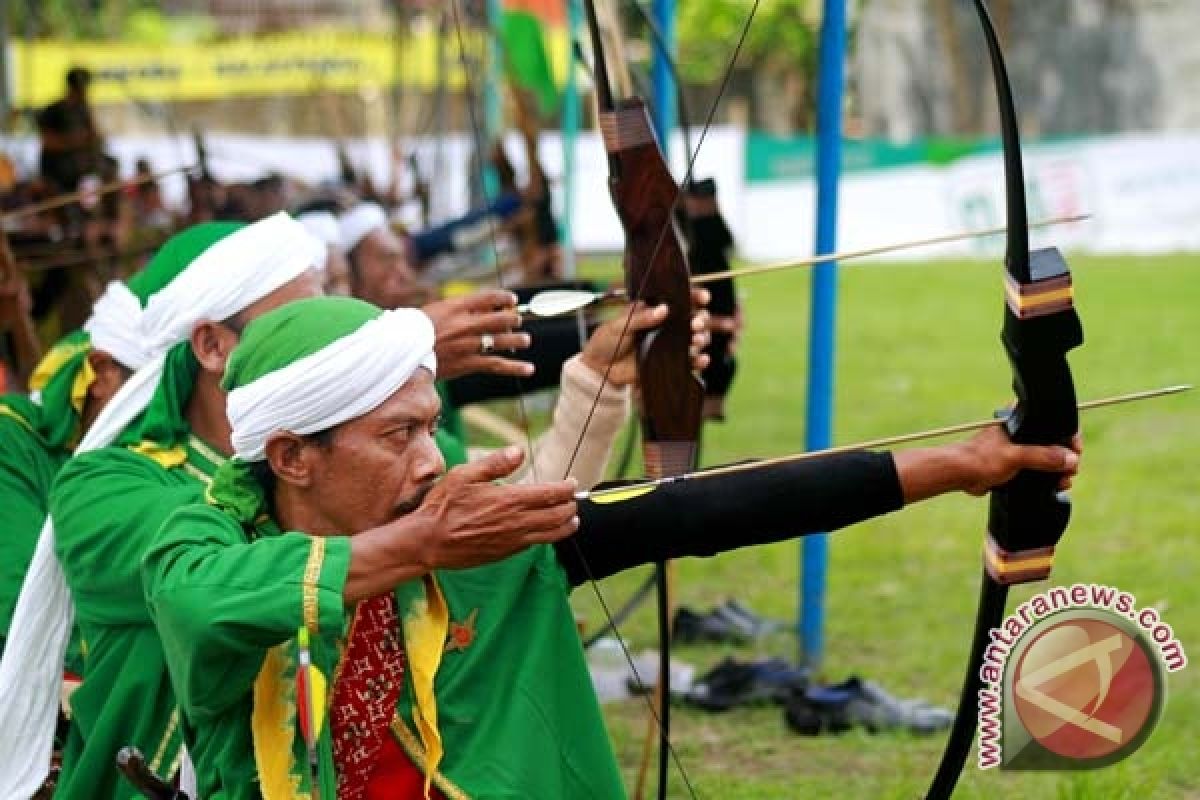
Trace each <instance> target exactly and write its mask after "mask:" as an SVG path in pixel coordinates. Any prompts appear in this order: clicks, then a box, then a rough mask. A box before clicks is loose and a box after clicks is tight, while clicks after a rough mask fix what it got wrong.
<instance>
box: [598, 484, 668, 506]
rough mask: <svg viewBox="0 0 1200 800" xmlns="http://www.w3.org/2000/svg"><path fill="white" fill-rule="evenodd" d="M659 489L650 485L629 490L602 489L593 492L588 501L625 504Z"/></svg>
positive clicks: (631, 487) (633, 487) (632, 487)
mask: <svg viewBox="0 0 1200 800" xmlns="http://www.w3.org/2000/svg"><path fill="white" fill-rule="evenodd" d="M657 488H658V486H657V485H654V484H650V485H643V486H630V487H629V488H628V489H622V488H619V487H618V488H616V489H601V490H600V491H597V492H591V493H590V494H589V495H588V497H587V499H588V500H591V501H592V502H593V503H603V504H608V503H623V502H625V501H626V500H632V499H634V498H635V497H641V496H642V495H645V494H650V493H651V492H653V491H654V490H655V489H657Z"/></svg>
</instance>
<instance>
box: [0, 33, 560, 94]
mask: <svg viewBox="0 0 1200 800" xmlns="http://www.w3.org/2000/svg"><path fill="white" fill-rule="evenodd" d="M463 36H464V37H465V38H466V41H467V50H468V64H470V65H478V64H480V63H482V61H481V59H480V55H481V54H482V44H483V43H482V39H481V38H480V36H479V35H478V34H475V35H472V34H471V33H470V32H466V31H464V33H463ZM548 38H549V39H550V41H548V42H547V45H548V47H549V49H550V51H551V53H552V58H553V60H554V61H555V62H557V63H556V67H559V69H560V70H561V68H562V65H563V64H564V63H565V60H566V55H567V46H566V36H565V35H563V34H562V33H561V32H560V33H558V34H557V35H555V34H551V35H550V36H549V37H548ZM458 41H459V40H458V37H457V36H456V35H448V36H446V37H445V39H444V41H443V44H442V47H443V48H444V50H443V52H444V55H443V58H442V60H443V62H444V66H445V71H446V75H445V81H446V84H447V85H448V86H450V87H451V88H459V87H461V86H462V84H463V81H462V61H461V57H460V55H459V50H458ZM11 52H12V55H13V58H12V65H13V73H14V74H13V76H12V81H11V86H12V90H13V100H14V102H15V104H16V105H18V106H23V107H30V106H44V105H46V104H47V103H51V102H53V101H54V100H56V99H58V98H59V97H61V96H62V94H63V87H64V76H65V75H66V72H67V70H68V69H69V68H70V67H72V66H82V67H87V68H88V69H90V70H91V71H92V73H93V83H92V90H91V98H92V102H93V103H97V104H103V103H120V102H125V101H127V100H129V99H131V98H136V99H139V100H206V99H212V98H218V97H239V96H241V97H244V96H262V95H280V94H287V95H297V94H312V93H318V92H322V91H354V90H358V89H363V88H367V87H383V86H393V85H395V84H397V83H402V84H403V85H404V86H405V87H412V88H416V89H424V90H431V89H433V88H435V87H436V86H437V85H438V83H439V68H438V61H439V59H438V41H437V35H436V33H435V32H433V31H424V32H421V33H417V34H414V35H410V36H403V37H400V38H399V39H393V38H392V37H391V36H386V35H383V34H371V33H349V32H305V33H286V34H277V35H271V36H258V37H253V38H251V37H246V38H240V39H231V40H227V41H222V42H214V43H206V44H165V45H146V44H134V43H106V42H63V41H37V42H33V43H32V44H31V45H29V46H26V45H25V43H24V42H21V41H13V42H12V50H11ZM472 68H473V69H477V70H479V73H478V74H482V68H480V67H478V66H473V67H472ZM560 74H561V72H560ZM472 80H473V81H475V82H478V81H479V79H478V78H477V77H476V75H475V74H473V75H472Z"/></svg>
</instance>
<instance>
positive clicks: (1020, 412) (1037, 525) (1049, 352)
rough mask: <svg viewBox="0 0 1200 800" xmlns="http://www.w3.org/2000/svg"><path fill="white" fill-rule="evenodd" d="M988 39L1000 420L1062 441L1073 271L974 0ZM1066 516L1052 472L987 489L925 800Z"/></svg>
mask: <svg viewBox="0 0 1200 800" xmlns="http://www.w3.org/2000/svg"><path fill="white" fill-rule="evenodd" d="M974 5H975V11H976V12H977V14H978V16H979V22H980V25H981V26H982V28H983V34H984V38H985V39H986V40H987V48H988V54H989V56H990V60H991V66H992V74H993V77H994V79H995V83H996V96H997V101H998V103H999V108H1000V125H1001V134H1002V138H1003V144H1004V174H1005V199H1006V204H1007V213H1008V242H1007V254H1006V256H1005V268H1006V271H1005V276H1004V280H1005V286H1004V289H1005V298H1006V300H1007V303H1006V306H1005V310H1004V328H1003V332H1002V334H1001V341H1003V343H1004V349H1005V352H1006V353H1007V354H1008V359H1009V362H1010V363H1011V365H1012V371H1013V391H1014V392H1015V393H1016V396H1017V404H1016V406H1015V407H1014V409H1013V411H1012V415H1011V416H1010V417H1009V419H1008V421H1007V422H1006V423H1005V424H1006V427H1007V429H1008V433H1009V435H1010V436H1011V437H1012V440H1013V441H1014V442H1018V443H1020V444H1060V445H1065V444H1068V443H1069V442H1070V441H1071V438H1072V437H1073V436H1074V435H1075V433H1076V431H1077V430H1078V428H1079V417H1078V412H1077V410H1076V402H1075V384H1074V381H1073V379H1072V377H1071V369H1070V367H1069V366H1068V364H1067V358H1066V356H1067V353H1068V352H1069V351H1070V350H1072V349H1074V348H1075V347H1078V346H1079V345H1081V344H1082V343H1083V328H1082V325H1081V324H1080V321H1079V317H1078V316H1077V315H1076V313H1075V307H1074V303H1073V298H1072V289H1071V272H1070V270H1069V269H1068V267H1067V264H1066V261H1064V260H1063V257H1062V255H1061V254H1060V253H1059V252H1058V250H1057V249H1055V248H1049V249H1046V250H1038V251H1036V252H1034V253H1030V252H1029V226H1028V219H1027V216H1026V208H1025V183H1024V170H1023V168H1022V164H1021V143H1020V135H1019V133H1018V130H1017V115H1016V109H1015V107H1014V104H1013V99H1012V89H1011V87H1010V86H1009V81H1008V73H1007V70H1006V69H1005V66H1004V55H1003V53H1002V52H1001V49H1000V43H999V40H998V39H997V37H996V31H995V28H994V27H993V26H992V21H991V17H990V15H989V14H988V10H987V6H986V4H985V2H984V0H974ZM1070 516H1071V503H1070V500H1069V498H1067V496H1066V495H1065V494H1064V493H1061V492H1059V491H1058V476H1057V475H1053V474H1048V473H1037V472H1028V471H1026V472H1021V473H1019V474H1018V475H1017V476H1016V477H1015V478H1013V480H1011V481H1009V482H1008V483H1006V484H1004V485H1003V486H1000V487H998V488H996V489H994V490H992V493H991V500H990V508H989V512H988V530H987V539H986V544H985V552H984V565H985V570H984V573H983V585H982V588H981V590H980V598H979V610H978V612H977V615H976V619H975V635H974V637H973V640H972V643H971V654H970V660H969V661H968V664H967V676H966V680H965V682H964V684H963V689H962V697H961V699H960V700H959V705H958V713H957V716H956V717H955V720H954V727H953V728H952V729H951V731H950V738H949V740H948V742H947V743H946V751H945V753H944V754H943V756H942V762H941V764H940V765H939V767H938V771H937V774H936V775H935V776H934V780H933V783H932V785H931V786H930V788H929V793H928V794H927V795H926V797H927V798H930V800H942V798H948V797H950V795H951V794H953V792H954V786H955V784H956V783H957V781H958V776H959V775H960V774H961V773H962V769H963V765H964V764H965V763H966V759H967V755H968V754H969V752H970V749H971V742H972V740H973V739H974V737H975V726H976V720H977V717H978V708H979V706H978V698H979V692H980V690H981V689H982V688H983V683H982V679H981V678H980V675H979V668H980V665H981V664H982V661H983V654H984V651H985V650H986V648H987V646H988V643H989V636H988V632H989V631H990V630H991V629H992V628H995V627H999V626H1000V624H1001V623H1002V621H1003V618H1004V604H1005V601H1006V600H1007V598H1008V587H1009V586H1010V585H1012V584H1016V583H1026V582H1029V581H1035V580H1041V579H1043V578H1046V577H1047V576H1049V574H1050V569H1051V567H1052V565H1053V561H1054V548H1055V546H1056V545H1057V544H1058V541H1059V539H1061V538H1062V535H1063V532H1064V531H1065V530H1066V527H1067V523H1068V521H1069V519H1070Z"/></svg>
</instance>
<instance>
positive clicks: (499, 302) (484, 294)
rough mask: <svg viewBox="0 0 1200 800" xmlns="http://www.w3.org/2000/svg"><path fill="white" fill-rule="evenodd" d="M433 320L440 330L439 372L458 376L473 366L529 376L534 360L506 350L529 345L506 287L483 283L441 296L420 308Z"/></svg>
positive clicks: (443, 375) (473, 369) (514, 300)
mask: <svg viewBox="0 0 1200 800" xmlns="http://www.w3.org/2000/svg"><path fill="white" fill-rule="evenodd" d="M422 310H423V311H424V312H425V313H426V314H428V315H429V318H430V319H432V320H433V329H434V332H435V333H436V335H437V338H436V341H435V342H434V347H433V349H434V353H435V354H436V355H437V360H438V370H437V371H438V378H439V379H446V378H457V377H459V376H461V375H467V374H470V373H472V372H487V373H490V374H492V375H509V376H513V377H517V378H527V377H529V376H530V375H532V374H533V365H532V364H530V363H528V362H525V361H519V360H517V359H515V358H510V357H509V356H508V355H502V354H503V353H511V352H513V351H516V350H524V349H525V348H527V347H529V344H530V341H531V340H530V338H529V334H527V333H516V332H514V329H515V328H519V327H520V326H521V317H520V315H519V314H517V296H516V295H514V294H513V293H512V292H509V291H505V290H503V289H483V290H481V291H478V292H474V293H472V294H469V295H466V296H464V297H455V298H451V299H449V300H439V301H437V302H435V303H430V304H429V305H427V306H425V307H424V308H423V309H422Z"/></svg>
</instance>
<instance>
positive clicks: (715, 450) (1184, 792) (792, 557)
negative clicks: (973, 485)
mask: <svg viewBox="0 0 1200 800" xmlns="http://www.w3.org/2000/svg"><path fill="white" fill-rule="evenodd" d="M1072 261H1073V264H1072V266H1073V271H1074V273H1075V278H1076V285H1077V302H1078V306H1079V310H1080V315H1081V316H1082V318H1083V321H1084V327H1085V331H1086V336H1087V343H1086V344H1085V345H1084V347H1083V348H1082V349H1080V350H1079V351H1077V352H1076V354H1075V355H1074V356H1073V357H1072V364H1073V367H1074V371H1075V378H1076V382H1077V385H1078V390H1079V394H1080V397H1081V398H1084V399H1086V398H1091V397H1099V396H1103V395H1108V394H1116V393H1122V392H1126V391H1131V390H1135V389H1141V388H1147V387H1153V386H1158V385H1163V384H1170V383H1181V382H1189V381H1197V380H1200V364H1198V362H1197V359H1196V356H1195V348H1196V346H1197V344H1198V343H1200V257H1197V256H1177V257H1156V258H1084V257H1077V258H1074V259H1073V260H1072ZM998 270H999V267H998V265H997V264H996V263H995V262H991V263H983V262H938V263H902V264H871V265H868V266H857V267H852V268H845V269H843V271H842V274H841V279H840V281H841V289H840V291H841V295H840V310H839V320H838V323H839V324H838V347H837V370H838V371H837V404H836V409H837V412H836V420H835V441H836V442H838V443H844V442H852V441H857V440H860V439H865V438H873V437H877V436H883V435H887V434H890V433H898V432H905V431H909V430H917V429H921V428H926V427H933V426H939V425H943V424H948V423H952V422H957V421H964V420H970V419H976V418H979V417H985V416H987V415H988V414H989V413H990V412H991V410H992V409H993V408H995V407H996V406H997V405H998V404H1002V403H1004V402H1005V401H1006V400H1007V399H1008V398H1009V397H1010V393H1009V391H1008V383H1009V372H1008V367H1007V364H1006V363H1005V361H1004V358H1003V354H1002V349H1001V347H1000V345H999V342H998V340H997V334H998V331H999V321H1000V312H1001V302H1002V300H1001V291H1000V275H999V272H998ZM740 292H741V294H742V295H743V297H744V304H745V310H746V318H747V329H746V332H745V337H744V341H743V344H742V346H741V350H740V371H739V374H738V378H737V382H736V384H735V386H734V389H733V394H732V398H731V401H730V403H729V408H728V411H729V420H728V421H727V422H726V423H724V424H722V425H712V426H710V427H709V428H708V429H707V430H706V433H705V453H704V457H705V461H706V462H707V463H716V462H721V461H728V460H734V459H741V458H746V457H751V456H769V455H776V454H781V453H784V452H789V451H792V450H795V449H799V447H800V445H801V444H802V442H803V434H804V431H803V410H804V385H805V365H806V346H807V345H806V333H807V327H808V311H807V296H808V277H807V275H806V274H803V273H801V272H794V273H784V274H776V275H773V276H764V277H757V278H753V279H746V280H745V281H744V282H743V284H742V286H741V287H740ZM1083 430H1084V436H1085V448H1086V450H1085V460H1084V472H1083V475H1082V476H1081V477H1080V479H1079V480H1078V482H1077V488H1076V490H1075V492H1074V498H1075V515H1074V519H1073V522H1072V524H1071V527H1070V529H1069V530H1068V532H1067V536H1066V537H1065V538H1064V540H1063V542H1062V544H1061V545H1060V548H1059V557H1058V560H1057V563H1056V568H1055V571H1054V575H1053V583H1054V584H1067V585H1069V584H1070V583H1072V582H1074V581H1079V580H1083V581H1095V582H1099V583H1105V584H1109V585H1114V586H1118V587H1120V588H1122V589H1125V590H1127V591H1130V592H1132V593H1133V594H1134V595H1135V596H1136V597H1137V599H1138V601H1139V604H1140V605H1142V606H1151V605H1152V606H1155V607H1157V608H1158V609H1160V610H1161V611H1162V613H1163V617H1164V619H1165V620H1166V621H1167V622H1169V623H1170V624H1171V625H1172V626H1173V628H1174V630H1175V632H1176V634H1177V636H1178V637H1179V638H1180V640H1181V641H1182V642H1183V644H1184V647H1185V648H1190V650H1191V651H1192V653H1191V655H1192V660H1193V664H1192V666H1191V667H1189V668H1187V669H1185V670H1183V671H1182V672H1181V673H1176V674H1175V675H1173V676H1171V678H1170V681H1169V683H1168V699H1167V706H1166V711H1165V713H1164V715H1163V718H1162V721H1161V723H1160V725H1159V727H1158V729H1157V731H1156V732H1155V733H1154V735H1153V736H1152V738H1151V739H1150V741H1149V742H1148V743H1147V744H1146V745H1145V746H1144V747H1143V748H1142V750H1141V751H1139V752H1138V753H1137V754H1136V755H1134V756H1133V757H1132V758H1130V759H1129V760H1127V761H1125V762H1123V763H1121V764H1119V765H1117V766H1114V767H1111V768H1109V769H1106V770H1102V771H1098V772H1092V773H1075V774H1014V773H1000V772H996V771H994V770H993V771H990V772H980V771H979V770H977V769H976V768H975V767H974V766H973V759H974V754H972V762H971V763H970V764H969V765H968V768H967V770H966V772H965V774H964V776H963V779H962V782H961V784H960V789H959V792H958V794H957V795H956V797H959V798H983V797H987V798H993V797H1021V798H1063V799H1064V800H1066V799H1068V798H1139V800H1140V799H1141V798H1185V797H1189V798H1200V722H1198V721H1197V719H1198V717H1200V661H1197V659H1200V581H1198V580H1197V567H1198V566H1200V531H1198V530H1197V527H1198V525H1197V519H1198V518H1200V491H1197V490H1198V489H1200V479H1198V478H1197V460H1198V459H1200V391H1198V392H1196V393H1192V394H1185V395H1182V396H1178V397H1174V398H1168V399H1164V400H1152V401H1148V402H1145V403H1141V404H1137V405H1132V406H1123V407H1119V408H1115V409H1108V410H1100V411H1095V412H1091V413H1090V414H1089V415H1088V416H1086V417H1085V418H1084V420H1083ZM985 519H986V504H985V502H983V501H981V500H976V499H972V498H969V497H966V496H953V497H943V498H939V499H936V500H933V501H931V502H929V503H927V504H925V505H922V506H919V507H915V508H911V509H907V510H905V511H903V512H900V513H898V514H894V515H892V516H890V517H887V518H884V519H880V520H876V521H872V522H869V523H866V524H863V525H860V526H857V527H856V528H853V529H849V530H846V531H842V532H840V533H838V534H837V535H835V536H834V537H832V538H831V540H830V552H831V563H830V572H829V596H828V619H827V629H826V631H827V633H826V640H827V655H826V659H825V663H824V665H823V669H824V674H825V676H826V677H827V678H829V679H830V680H839V679H841V678H843V677H845V676H847V675H849V674H858V675H862V676H865V677H868V678H870V679H873V680H876V681H879V682H881V683H882V684H883V685H884V686H885V687H887V688H888V689H889V690H891V691H893V692H895V693H898V694H900V695H902V696H921V697H925V698H927V699H930V700H932V701H934V702H937V703H939V704H944V705H947V706H953V705H954V703H955V702H956V700H957V696H958V691H959V687H960V683H961V680H962V676H963V670H964V660H965V657H966V647H967V644H968V640H969V636H970V630H971V625H972V620H973V614H974V602H975V597H976V593H977V580H978V573H979V564H980V547H981V537H982V533H983V527H984V523H985ZM797 558H798V545H797V544H795V543H790V542H789V543H783V544H779V545H774V546H771V547H766V548H757V549H754V550H749V551H742V552H736V553H730V554H726V555H724V556H721V557H719V558H714V559H708V560H692V561H689V562H685V563H682V564H681V565H680V567H679V573H678V589H677V593H678V601H679V602H680V603H683V604H687V605H690V606H692V607H697V608H708V607H710V606H712V605H715V604H716V603H718V602H720V601H721V600H722V599H723V598H724V597H726V596H729V595H733V596H736V597H738V598H739V599H741V600H743V601H745V602H747V603H749V604H750V605H751V606H752V607H753V608H755V609H756V610H758V611H759V612H760V613H764V614H768V615H771V616H775V617H780V618H788V619H791V618H794V615H795V604H796V594H797ZM641 577H642V576H641V575H640V574H631V575H623V576H618V578H615V579H612V580H610V581H608V582H607V583H606V584H605V585H604V586H603V590H604V592H605V594H606V596H607V597H609V598H610V602H619V601H621V600H623V599H624V598H625V597H626V596H627V595H628V593H629V591H630V590H631V588H632V587H633V586H634V585H635V584H636V583H637V582H638V581H639V580H640V579H641ZM1038 588H1040V587H1038V586H1035V587H1033V588H1032V589H1030V588H1018V589H1017V590H1015V591H1014V592H1013V595H1014V597H1013V599H1012V600H1010V603H1009V608H1010V609H1011V608H1012V606H1013V605H1014V604H1015V603H1016V602H1017V601H1019V600H1021V599H1024V598H1025V597H1028V596H1029V595H1030V594H1032V593H1033V591H1034V590H1035V589H1038ZM574 602H575V604H576V607H577V609H578V610H579V611H580V613H582V614H583V615H584V616H585V617H586V618H587V620H588V622H589V623H590V624H592V625H598V624H600V622H601V620H602V616H601V613H600V611H599V609H598V607H597V606H596V602H595V600H594V598H593V596H592V593H591V591H590V590H589V589H587V588H586V587H585V588H581V589H580V590H579V591H577V592H576V593H575V598H574ZM650 605H652V604H648V606H647V607H646V608H645V609H644V610H642V611H640V612H639V613H638V614H637V615H636V616H635V617H634V618H633V619H631V620H630V622H629V623H628V624H626V625H623V626H622V633H623V634H625V636H626V637H627V639H628V640H629V642H630V646H631V647H632V648H633V649H634V650H638V649H642V648H647V647H653V646H654V644H655V629H654V623H653V612H652V609H651V608H650ZM726 654H732V655H735V656H738V657H740V658H751V657H754V656H756V655H783V656H794V654H795V640H794V639H792V638H790V637H788V636H779V637H778V638H776V639H775V640H772V641H769V642H767V643H766V644H765V645H764V646H763V647H762V649H761V650H760V651H755V650H752V649H749V648H720V647H679V648H677V650H676V655H677V657H679V658H683V659H685V660H688V661H690V662H692V663H693V664H695V665H696V666H697V667H698V669H699V670H700V671H704V670H706V669H707V668H708V667H710V666H711V665H712V664H714V663H716V661H717V660H718V659H719V658H721V657H722V656H723V655H726ZM606 709H607V711H606V713H607V717H608V721H609V724H610V729H611V732H612V735H613V738H614V741H615V743H616V746H617V749H618V753H619V754H620V758H621V761H622V764H623V766H624V768H625V771H626V775H627V777H628V780H629V781H630V783H632V779H633V775H634V772H635V769H636V763H637V760H638V754H639V751H640V745H641V740H642V736H643V732H644V728H645V717H646V708H645V705H644V704H643V703H641V702H640V701H629V702H626V703H621V704H616V705H612V706H608V707H606ZM673 738H674V741H675V743H676V747H677V750H678V754H679V757H680V759H681V761H682V763H683V766H684V769H685V770H686V772H687V775H688V777H689V778H690V780H691V781H692V783H693V784H694V786H695V790H696V793H697V795H698V796H700V797H705V798H747V799H748V798H793V797H805V798H808V797H812V798H824V797H836V798H842V797H846V798H912V797H917V796H921V795H923V792H924V789H925V787H926V785H927V782H928V780H929V778H930V776H931V775H932V772H933V769H934V767H935V765H936V763H937V760H938V758H939V757H940V754H941V750H942V746H943V744H944V740H943V738H942V737H941V736H938V737H934V738H929V739H921V738H914V737H911V736H907V735H879V736H870V735H867V734H860V733H853V734H849V735H843V736H840V737H836V738H833V737H822V738H816V739H806V738H801V737H799V736H795V735H793V734H791V733H790V732H788V731H787V729H786V728H785V726H784V725H783V721H782V716H781V712H780V711H779V709H776V708H773V707H772V708H763V709H756V710H739V711H734V712H730V713H727V714H723V715H709V714H704V713H701V712H697V711H692V710H678V711H676V712H675V715H674V724H673ZM674 781H675V783H674V785H673V787H672V791H671V795H672V796H673V797H682V796H686V794H687V793H686V790H685V789H684V787H683V784H682V782H680V781H679V778H678V775H676V777H675V779H674Z"/></svg>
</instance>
